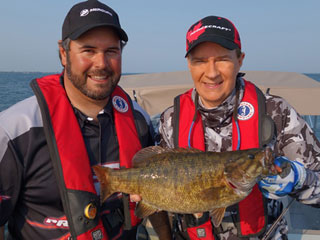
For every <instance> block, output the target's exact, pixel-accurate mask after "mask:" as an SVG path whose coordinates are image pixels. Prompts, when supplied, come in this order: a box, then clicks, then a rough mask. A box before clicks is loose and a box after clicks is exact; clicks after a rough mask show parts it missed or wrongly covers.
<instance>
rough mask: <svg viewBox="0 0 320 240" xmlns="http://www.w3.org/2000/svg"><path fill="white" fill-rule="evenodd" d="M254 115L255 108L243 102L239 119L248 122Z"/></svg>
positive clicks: (240, 106)
mask: <svg viewBox="0 0 320 240" xmlns="http://www.w3.org/2000/svg"><path fill="white" fill-rule="evenodd" d="M253 114H254V107H253V106H252V104H251V103H248V102H241V103H240V105H239V107H238V119H239V120H248V119H250V118H251V117H252V116H253Z"/></svg>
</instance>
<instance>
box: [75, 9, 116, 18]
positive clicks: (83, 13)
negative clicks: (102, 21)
mask: <svg viewBox="0 0 320 240" xmlns="http://www.w3.org/2000/svg"><path fill="white" fill-rule="evenodd" d="M91 12H103V13H106V14H109V15H110V16H112V13H111V12H109V11H107V10H104V9H102V8H91V9H90V10H89V9H83V10H81V12H80V17H85V16H87V15H88V14H89V13H91Z"/></svg>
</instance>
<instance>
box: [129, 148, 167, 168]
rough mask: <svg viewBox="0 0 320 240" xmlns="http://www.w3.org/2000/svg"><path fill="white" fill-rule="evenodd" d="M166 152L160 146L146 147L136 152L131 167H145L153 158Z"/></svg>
mask: <svg viewBox="0 0 320 240" xmlns="http://www.w3.org/2000/svg"><path fill="white" fill-rule="evenodd" d="M163 152H166V149H165V148H162V147H160V146H151V147H146V148H143V149H141V150H140V151H138V152H137V153H136V154H135V155H134V157H133V158H132V164H133V167H145V166H147V165H148V163H150V162H151V161H152V160H153V158H152V157H153V156H154V155H156V154H159V153H163Z"/></svg>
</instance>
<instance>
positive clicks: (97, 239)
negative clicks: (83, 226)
mask: <svg viewBox="0 0 320 240" xmlns="http://www.w3.org/2000/svg"><path fill="white" fill-rule="evenodd" d="M91 235H92V239H93V240H102V239H103V235H102V232H101V230H96V231H94V232H92V233H91Z"/></svg>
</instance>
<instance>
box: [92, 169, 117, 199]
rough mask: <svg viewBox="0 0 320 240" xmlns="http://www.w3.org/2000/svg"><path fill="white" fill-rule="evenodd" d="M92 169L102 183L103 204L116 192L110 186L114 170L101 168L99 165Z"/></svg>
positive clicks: (101, 196)
mask: <svg viewBox="0 0 320 240" xmlns="http://www.w3.org/2000/svg"><path fill="white" fill-rule="evenodd" d="M92 168H93V171H94V173H95V174H96V176H97V178H98V180H99V182H100V200H101V203H102V202H104V201H105V200H106V199H107V198H108V197H110V195H111V194H113V192H114V191H113V190H112V189H111V184H110V172H111V171H112V169H110V168H107V167H101V166H98V165H96V166H93V167H92Z"/></svg>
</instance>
